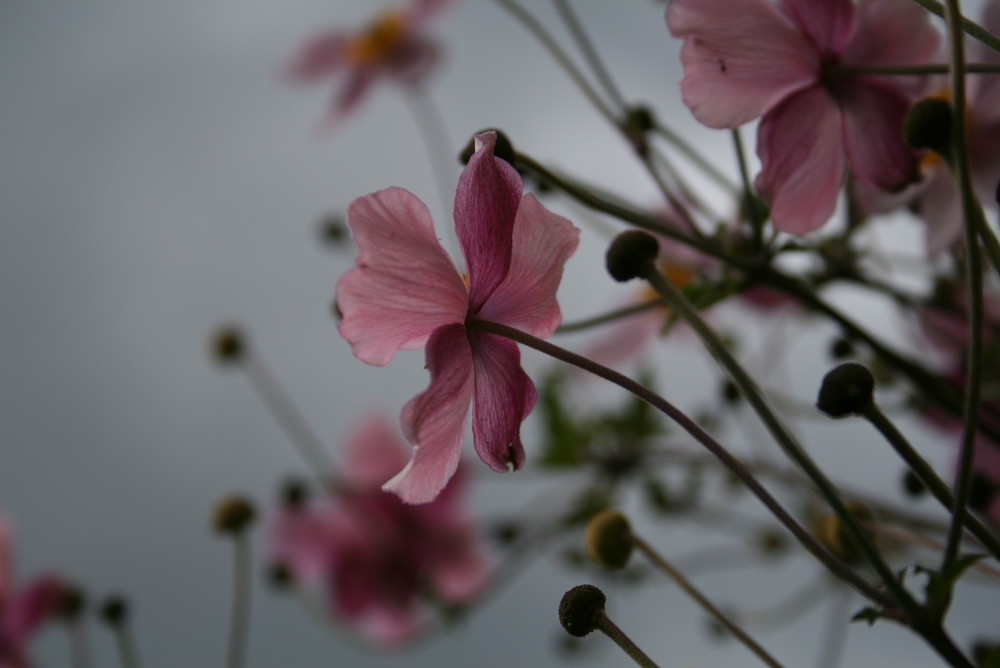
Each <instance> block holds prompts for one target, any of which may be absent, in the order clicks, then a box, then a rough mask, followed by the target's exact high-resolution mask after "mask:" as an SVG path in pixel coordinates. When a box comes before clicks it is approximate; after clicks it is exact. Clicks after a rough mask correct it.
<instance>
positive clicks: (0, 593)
mask: <svg viewBox="0 0 1000 668" xmlns="http://www.w3.org/2000/svg"><path fill="white" fill-rule="evenodd" d="M11 542H12V541H11V531H10V525H9V524H8V523H7V522H6V521H5V520H4V519H3V518H0V668H28V667H29V666H30V665H31V662H30V661H29V660H28V654H27V647H26V646H27V643H28V639H29V638H30V637H31V635H32V634H33V633H35V631H37V630H38V628H39V627H40V626H41V625H42V624H43V623H44V622H46V621H47V620H49V619H51V618H52V617H53V615H55V613H56V609H57V607H58V605H59V600H60V597H61V592H62V585H61V584H60V580H59V579H58V578H56V577H55V576H53V575H42V576H39V577H36V578H35V579H33V580H30V581H29V582H28V583H27V584H24V585H21V586H16V585H15V583H14V557H13V546H12V544H11Z"/></svg>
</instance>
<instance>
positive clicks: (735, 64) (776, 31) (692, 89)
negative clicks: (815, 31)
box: [667, 0, 820, 128]
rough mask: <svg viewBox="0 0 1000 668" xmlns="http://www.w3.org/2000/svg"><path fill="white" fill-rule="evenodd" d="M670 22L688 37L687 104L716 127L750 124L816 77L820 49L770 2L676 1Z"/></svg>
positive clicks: (683, 86) (685, 48)
mask: <svg viewBox="0 0 1000 668" xmlns="http://www.w3.org/2000/svg"><path fill="white" fill-rule="evenodd" d="M667 27H668V28H670V32H671V34H673V36H674V37H680V38H682V39H683V40H684V46H683V47H682V48H681V62H682V63H683V64H684V79H683V80H682V81H681V95H682V97H683V98H684V103H685V104H686V105H687V106H688V107H689V108H690V109H691V112H692V113H693V114H694V116H695V118H697V119H698V120H699V121H700V122H702V123H704V124H705V125H707V126H709V127H711V128H734V127H737V126H739V125H742V124H744V123H746V122H748V121H751V120H753V119H755V118H757V117H758V116H760V115H762V114H763V113H765V112H766V111H767V110H768V109H770V108H772V107H773V106H774V105H776V104H777V103H778V102H780V101H781V100H782V99H784V98H785V97H787V96H788V95H790V94H791V93H793V92H794V91H796V90H798V89H800V88H803V87H805V86H809V85H811V84H813V83H815V82H816V81H817V80H818V77H819V65H820V59H819V52H818V51H817V50H816V48H815V47H814V46H813V45H812V44H811V43H810V42H809V40H808V39H806V37H805V36H804V35H803V34H802V33H801V32H800V31H799V30H797V29H796V27H795V26H794V25H792V23H791V22H790V21H789V20H788V18H786V17H785V16H784V15H783V14H782V13H781V12H780V11H779V10H778V8H777V7H775V6H774V5H773V4H772V3H770V2H768V1H767V0H673V2H671V3H670V4H669V5H667Z"/></svg>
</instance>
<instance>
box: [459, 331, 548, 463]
mask: <svg viewBox="0 0 1000 668" xmlns="http://www.w3.org/2000/svg"><path fill="white" fill-rule="evenodd" d="M471 339H472V360H473V363H474V364H475V369H476V396H475V402H474V407H473V414H472V436H473V440H474V442H475V446H476V452H477V453H478V454H479V458H480V459H482V460H483V461H484V462H485V463H486V464H487V465H488V466H489V467H490V468H491V469H493V470H494V471H497V472H500V473H506V472H507V471H509V470H510V468H511V467H513V469H514V470H515V471H516V470H517V469H519V468H521V466H522V465H523V464H524V447H523V446H522V445H521V422H523V421H524V419H525V418H526V417H528V414H529V413H531V409H532V408H534V407H535V401H536V400H537V399H538V393H537V392H536V391H535V385H534V383H532V382H531V379H530V378H528V375H527V374H526V373H524V370H522V369H521V352H520V350H518V347H517V344H516V343H514V342H513V341H510V340H509V339H504V338H501V337H499V336H495V335H493V334H485V333H483V332H475V333H473V334H472V336H471Z"/></svg>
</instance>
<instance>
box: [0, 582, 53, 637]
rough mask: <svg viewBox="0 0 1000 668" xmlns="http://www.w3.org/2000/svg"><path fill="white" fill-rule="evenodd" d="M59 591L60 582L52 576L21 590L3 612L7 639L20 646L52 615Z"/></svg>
mask: <svg viewBox="0 0 1000 668" xmlns="http://www.w3.org/2000/svg"><path fill="white" fill-rule="evenodd" d="M62 592H63V585H62V581H61V580H60V579H59V578H58V577H56V576H54V575H42V576H39V577H37V578H35V579H34V580H32V581H31V582H29V583H28V584H27V585H26V586H25V587H24V588H22V589H20V590H19V591H18V592H17V593H16V595H15V596H14V599H13V600H12V601H10V603H9V605H8V607H7V609H6V610H5V611H4V614H5V615H6V616H7V619H6V620H5V621H6V631H7V633H8V634H10V635H9V639H10V640H11V641H13V643H14V644H20V643H22V642H24V641H25V640H27V637H28V636H29V635H31V634H32V633H33V632H34V631H35V630H36V629H37V628H38V627H39V626H40V625H41V624H42V623H44V622H46V621H47V620H49V619H51V618H52V617H53V616H55V614H56V611H57V610H58V608H59V601H60V599H61V598H62Z"/></svg>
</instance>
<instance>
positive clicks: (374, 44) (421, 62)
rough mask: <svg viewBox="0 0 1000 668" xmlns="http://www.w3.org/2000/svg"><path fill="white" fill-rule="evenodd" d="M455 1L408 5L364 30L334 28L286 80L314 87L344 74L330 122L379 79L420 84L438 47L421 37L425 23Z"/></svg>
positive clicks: (306, 51)
mask: <svg viewBox="0 0 1000 668" xmlns="http://www.w3.org/2000/svg"><path fill="white" fill-rule="evenodd" d="M452 2H453V0H411V1H410V2H409V3H408V4H407V5H406V6H403V7H399V8H396V9H390V10H386V11H384V12H383V13H382V14H380V15H379V16H378V17H377V18H376V19H375V21H373V22H372V23H371V24H370V25H369V26H368V27H367V28H366V29H364V30H361V31H359V32H348V31H345V30H341V29H332V30H329V31H327V32H324V33H321V34H319V35H317V36H316V37H313V38H312V39H310V40H308V41H307V42H306V43H305V44H304V45H303V46H302V48H301V49H299V52H298V53H297V54H296V56H295V58H294V60H293V61H292V64H291V66H290V67H289V68H288V75H289V76H290V77H291V78H292V79H295V80H297V81H304V82H313V81H319V80H323V79H330V78H333V77H335V76H338V75H341V73H343V77H344V81H343V84H342V85H341V87H340V89H339V92H338V93H337V96H336V98H335V100H334V102H333V109H332V114H331V118H330V120H331V122H336V121H338V120H340V119H341V118H343V117H344V116H345V115H346V114H348V113H350V112H351V111H353V110H354V109H355V108H356V107H357V106H358V103H360V102H361V100H363V99H364V97H365V95H367V93H368V92H369V90H370V89H371V87H372V85H373V84H374V83H375V82H377V81H378V80H379V79H389V80H393V81H397V82H401V83H406V84H413V83H417V82H419V81H420V80H421V79H422V78H423V77H424V75H426V74H427V72H428V71H429V70H430V69H431V68H432V67H433V65H434V63H435V62H437V57H438V48H437V46H435V44H434V43H433V42H432V41H430V40H429V39H427V37H425V36H424V30H425V28H426V25H427V22H428V21H429V20H430V19H431V18H433V17H434V16H435V15H436V14H437V13H438V12H440V11H441V10H442V9H443V8H445V7H446V6H448V5H450V4H451V3H452Z"/></svg>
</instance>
